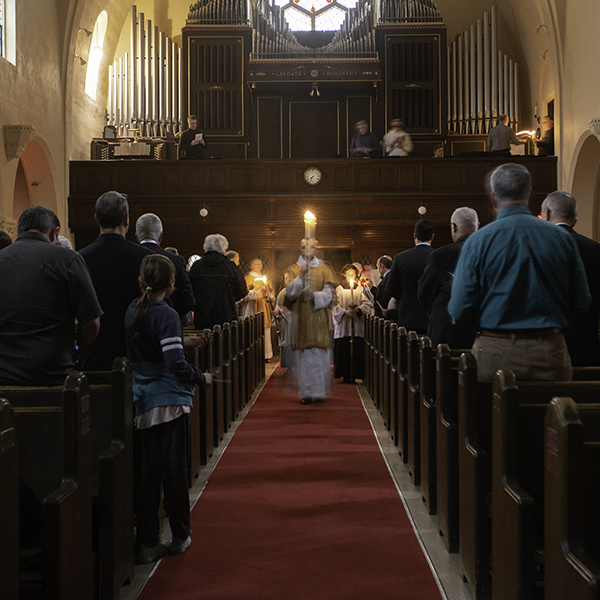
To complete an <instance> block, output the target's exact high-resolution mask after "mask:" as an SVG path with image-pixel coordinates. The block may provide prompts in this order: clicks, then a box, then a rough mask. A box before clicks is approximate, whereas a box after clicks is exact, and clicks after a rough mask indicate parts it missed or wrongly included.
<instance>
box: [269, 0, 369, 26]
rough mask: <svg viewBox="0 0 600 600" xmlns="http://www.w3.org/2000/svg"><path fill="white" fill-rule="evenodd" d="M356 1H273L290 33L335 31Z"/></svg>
mask: <svg viewBox="0 0 600 600" xmlns="http://www.w3.org/2000/svg"><path fill="white" fill-rule="evenodd" d="M357 2H358V0H274V4H275V6H281V8H282V10H283V12H284V14H285V19H286V21H287V22H288V25H289V26H290V29H291V30H292V31H336V30H338V29H339V28H340V27H341V25H342V23H343V22H344V19H345V17H346V14H347V12H348V9H350V8H355V7H356V4H357Z"/></svg>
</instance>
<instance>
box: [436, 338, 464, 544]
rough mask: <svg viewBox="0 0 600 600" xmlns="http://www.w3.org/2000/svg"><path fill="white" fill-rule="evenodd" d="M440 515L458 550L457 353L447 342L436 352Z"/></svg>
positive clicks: (443, 528)
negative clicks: (455, 353) (455, 354)
mask: <svg viewBox="0 0 600 600" xmlns="http://www.w3.org/2000/svg"><path fill="white" fill-rule="evenodd" d="M435 385H436V392H435V398H436V404H437V411H438V418H437V420H436V428H437V432H436V452H437V462H436V467H437V518H438V529H439V532H440V534H441V535H443V536H444V543H445V545H446V550H448V552H457V551H458V518H459V507H458V490H459V474H458V357H456V356H454V355H453V353H452V351H451V350H450V348H449V347H448V345H447V344H440V345H439V346H438V348H437V353H436V382H435Z"/></svg>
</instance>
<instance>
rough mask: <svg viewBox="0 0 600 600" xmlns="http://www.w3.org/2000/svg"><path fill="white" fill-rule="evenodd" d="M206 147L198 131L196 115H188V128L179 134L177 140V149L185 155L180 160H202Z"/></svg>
mask: <svg viewBox="0 0 600 600" xmlns="http://www.w3.org/2000/svg"><path fill="white" fill-rule="evenodd" d="M206 146H207V144H206V139H204V133H202V132H201V131H200V129H198V118H197V117H196V115H190V116H189V117H188V128H187V129H186V130H185V131H184V132H183V133H182V134H181V138H180V139H179V148H180V149H181V150H183V152H184V153H185V156H183V157H182V158H187V159H199V158H204V151H205V150H206Z"/></svg>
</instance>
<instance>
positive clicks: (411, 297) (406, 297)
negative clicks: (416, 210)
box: [387, 219, 434, 334]
mask: <svg viewBox="0 0 600 600" xmlns="http://www.w3.org/2000/svg"><path fill="white" fill-rule="evenodd" d="M433 236H434V233H433V223H432V222H431V221H428V220H427V219H421V220H420V221H419V222H418V223H417V224H416V225H415V230H414V233H413V239H414V243H415V247H414V248H410V249H409V250H405V251H404V252H400V253H399V254H396V256H395V257H394V262H393V263H392V268H391V271H390V274H389V275H388V282H387V291H388V293H389V295H390V297H391V298H392V299H393V298H395V299H396V308H397V310H398V327H406V330H407V331H416V332H417V333H420V334H425V333H426V332H427V321H428V318H427V313H426V312H425V310H424V309H423V307H422V306H421V304H420V303H419V300H418V298H417V291H418V288H419V279H421V276H422V275H423V271H425V265H426V264H427V260H428V259H429V255H430V254H431V253H432V252H433V248H432V247H431V242H432V241H433ZM391 306H392V305H391V304H388V308H391Z"/></svg>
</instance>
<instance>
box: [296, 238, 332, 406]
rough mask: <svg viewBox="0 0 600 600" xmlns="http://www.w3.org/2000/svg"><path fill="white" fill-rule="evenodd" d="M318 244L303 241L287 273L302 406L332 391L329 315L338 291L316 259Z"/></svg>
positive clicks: (327, 270)
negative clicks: (288, 275)
mask: <svg viewBox="0 0 600 600" xmlns="http://www.w3.org/2000/svg"><path fill="white" fill-rule="evenodd" d="M316 249H317V240H316V239H315V238H309V239H303V240H302V241H301V243H300V251H301V254H300V256H299V257H298V261H297V262H296V264H294V265H291V266H290V267H289V268H288V271H289V272H290V273H291V274H292V276H293V277H294V279H293V280H292V281H290V283H289V284H288V286H287V288H286V292H285V296H286V301H287V302H288V303H291V309H292V350H294V351H295V353H296V355H295V356H296V373H297V383H298V397H299V398H301V403H302V404H311V403H312V402H313V401H314V402H320V401H323V400H325V398H326V397H327V396H328V395H329V391H330V389H331V370H330V361H331V359H330V340H329V313H328V310H329V308H330V307H331V304H332V302H333V298H334V294H335V288H334V276H333V273H332V272H331V270H330V269H329V267H328V266H327V265H326V264H325V263H324V262H322V261H321V260H320V259H318V258H317V256H316Z"/></svg>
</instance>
